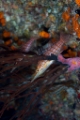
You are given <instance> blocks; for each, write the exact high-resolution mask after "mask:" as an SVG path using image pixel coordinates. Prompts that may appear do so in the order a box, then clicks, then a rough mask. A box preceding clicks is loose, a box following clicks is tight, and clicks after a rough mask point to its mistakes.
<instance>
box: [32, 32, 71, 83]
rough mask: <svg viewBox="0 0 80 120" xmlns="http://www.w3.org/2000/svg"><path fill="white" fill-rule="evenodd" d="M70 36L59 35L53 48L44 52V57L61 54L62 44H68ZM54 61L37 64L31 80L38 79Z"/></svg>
mask: <svg viewBox="0 0 80 120" xmlns="http://www.w3.org/2000/svg"><path fill="white" fill-rule="evenodd" d="M71 37H72V35H71V34H65V33H61V34H60V40H59V41H58V42H57V43H55V44H54V45H53V46H51V47H49V48H48V49H47V50H46V51H45V52H44V55H45V56H50V55H51V54H54V55H58V54H60V53H61V49H62V46H63V44H64V43H66V42H68V41H69V40H70V39H71ZM54 61H55V60H41V61H39V62H38V65H37V68H36V71H35V73H34V74H33V75H32V80H31V81H34V80H35V79H36V78H38V77H39V76H40V75H42V74H43V73H44V72H45V71H46V70H47V69H48V68H49V66H50V65H51V64H52V63H53V62H54Z"/></svg>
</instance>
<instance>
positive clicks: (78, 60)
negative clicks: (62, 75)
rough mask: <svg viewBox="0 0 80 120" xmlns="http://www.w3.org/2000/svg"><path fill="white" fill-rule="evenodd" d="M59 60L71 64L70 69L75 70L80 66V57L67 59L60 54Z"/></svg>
mask: <svg viewBox="0 0 80 120" xmlns="http://www.w3.org/2000/svg"><path fill="white" fill-rule="evenodd" d="M58 61H60V62H62V63H63V64H67V65H69V68H68V71H69V72H71V71H74V70H77V69H79V68H80V57H75V58H68V59H65V58H64V57H63V56H62V55H61V54H60V55H58Z"/></svg>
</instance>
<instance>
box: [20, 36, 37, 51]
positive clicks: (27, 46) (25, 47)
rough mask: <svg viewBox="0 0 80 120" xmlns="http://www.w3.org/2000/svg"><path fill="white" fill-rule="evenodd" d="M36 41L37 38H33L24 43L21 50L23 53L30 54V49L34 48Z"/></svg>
mask: <svg viewBox="0 0 80 120" xmlns="http://www.w3.org/2000/svg"><path fill="white" fill-rule="evenodd" d="M35 40H36V38H33V37H32V38H31V39H30V40H29V41H27V42H25V43H23V44H22V46H21V48H20V49H21V51H23V52H29V51H30V49H31V47H32V44H33V42H34V41H35Z"/></svg>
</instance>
